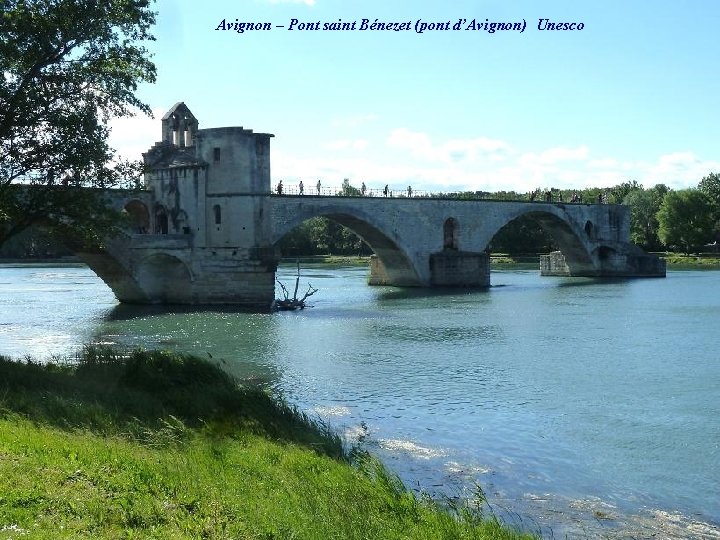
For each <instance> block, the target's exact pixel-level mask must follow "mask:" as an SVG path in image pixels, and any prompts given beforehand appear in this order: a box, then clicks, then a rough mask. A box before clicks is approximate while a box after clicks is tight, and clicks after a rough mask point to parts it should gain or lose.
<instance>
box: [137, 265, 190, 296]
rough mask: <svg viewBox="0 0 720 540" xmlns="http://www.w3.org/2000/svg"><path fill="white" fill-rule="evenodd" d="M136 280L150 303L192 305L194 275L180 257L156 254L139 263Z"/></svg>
mask: <svg viewBox="0 0 720 540" xmlns="http://www.w3.org/2000/svg"><path fill="white" fill-rule="evenodd" d="M134 275H135V279H136V281H137V282H138V283H141V284H142V289H143V292H144V294H145V297H146V298H147V301H148V302H149V303H153V304H173V303H183V304H185V303H191V300H192V293H191V291H192V282H193V275H192V272H191V270H190V268H189V267H188V266H187V265H186V264H185V263H184V262H183V261H182V260H180V259H179V258H178V257H175V256H174V255H170V254H168V253H154V254H152V255H148V256H147V257H145V258H143V259H141V260H140V261H138V263H137V265H136V267H135V272H134Z"/></svg>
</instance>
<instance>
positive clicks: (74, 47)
mask: <svg viewBox="0 0 720 540" xmlns="http://www.w3.org/2000/svg"><path fill="white" fill-rule="evenodd" d="M149 5H150V0H104V1H102V2H99V1H97V0H4V2H3V10H2V12H1V13H0V16H1V17H2V18H1V19H0V70H2V72H3V77H2V78H0V245H2V244H3V242H4V241H6V240H7V239H8V238H10V237H11V236H13V235H15V234H18V233H20V232H21V231H23V230H25V229H26V228H27V227H29V226H30V225H32V224H34V223H39V222H40V223H44V224H46V225H48V226H50V228H52V229H55V230H60V231H62V232H64V233H66V234H68V235H70V236H73V237H76V238H77V237H80V238H81V240H83V241H90V240H97V239H98V238H99V237H101V236H102V235H103V234H104V233H106V232H107V231H108V230H111V229H112V228H113V225H114V224H116V223H117V215H116V214H115V213H114V212H112V211H111V210H110V209H109V208H107V206H106V205H105V204H104V202H103V196H102V190H88V189H86V188H88V187H94V188H107V187H116V186H120V185H122V183H123V180H124V179H126V178H127V175H128V173H131V172H134V173H135V174H137V172H138V171H139V166H138V164H134V165H132V164H129V163H127V162H124V163H118V162H115V163H113V157H114V151H113V150H112V149H111V148H110V147H109V145H108V142H107V139H108V135H109V128H108V125H107V123H108V121H109V120H110V119H111V118H113V117H120V116H132V115H133V114H135V113H136V112H137V111H139V112H143V113H147V114H149V113H150V109H149V107H148V106H147V105H146V104H144V103H142V102H141V101H140V100H139V99H138V98H137V97H136V96H135V91H136V89H137V85H138V83H140V82H153V81H154V80H155V66H154V65H153V63H152V62H151V61H150V59H149V56H150V55H149V53H148V51H147V50H146V49H145V48H144V47H143V46H142V45H141V43H142V42H144V41H147V40H152V39H153V37H152V35H151V34H150V28H151V26H152V25H153V24H154V22H155V13H154V12H152V11H151V10H150V8H149Z"/></svg>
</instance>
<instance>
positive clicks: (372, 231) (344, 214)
mask: <svg viewBox="0 0 720 540" xmlns="http://www.w3.org/2000/svg"><path fill="white" fill-rule="evenodd" d="M333 202H334V204H332V206H331V207H330V208H323V207H321V206H319V205H318V206H315V205H312V206H311V205H308V207H305V208H300V209H296V211H295V212H293V214H292V219H289V220H287V221H285V222H284V223H282V225H280V224H276V226H275V227H274V229H273V236H272V244H273V245H274V246H277V244H278V242H279V241H280V240H281V239H282V238H283V237H284V236H285V235H286V234H288V233H289V232H290V231H292V230H293V229H294V228H295V227H298V226H299V225H300V224H302V223H303V222H304V221H307V220H308V219H312V218H315V217H326V218H328V219H330V220H332V221H334V222H336V223H339V224H340V225H342V226H344V227H347V228H348V229H350V230H351V231H352V232H354V233H355V234H357V235H358V236H359V237H360V238H361V239H362V240H363V241H364V242H365V243H366V244H367V245H368V246H370V248H371V249H372V250H373V252H374V253H375V255H376V256H377V258H378V259H379V261H380V263H381V266H382V271H383V272H385V273H386V274H387V278H388V279H389V281H390V282H392V283H393V284H394V285H400V286H421V285H422V284H423V281H422V278H421V276H420V273H419V272H418V270H417V269H416V268H415V265H414V264H413V260H412V258H411V257H410V256H409V255H408V253H407V252H406V251H405V249H404V248H403V246H402V242H400V241H399V239H397V238H395V235H393V233H392V232H389V231H386V230H384V228H383V226H382V225H381V224H378V223H376V220H375V219H373V217H372V216H371V215H369V214H367V213H366V212H364V211H363V210H362V209H360V208H356V207H353V206H352V205H338V204H337V201H333ZM298 210H299V211H298Z"/></svg>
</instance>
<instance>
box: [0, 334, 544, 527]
mask: <svg viewBox="0 0 720 540" xmlns="http://www.w3.org/2000/svg"><path fill="white" fill-rule="evenodd" d="M476 502H477V504H468V505H457V506H452V507H443V508H441V507H440V506H439V505H438V504H437V503H435V502H433V501H430V500H429V499H427V498H425V497H423V496H418V495H415V494H413V493H412V492H410V491H408V490H407V489H405V487H403V486H402V484H401V483H400V482H399V481H398V480H397V479H396V478H395V477H394V476H392V475H391V474H390V473H388V472H387V471H386V470H385V469H384V468H383V467H382V466H381V465H379V464H378V463H377V461H375V460H373V459H372V458H369V457H367V456H366V455H363V454H360V453H358V452H348V451H346V450H345V449H344V448H343V446H342V443H341V441H340V439H339V438H338V437H337V436H336V435H335V434H333V432H331V431H330V429H328V427H327V426H325V425H323V424H322V423H319V422H317V421H312V420H310V419H308V418H307V417H306V416H304V415H303V414H301V413H299V412H298V411H297V410H295V409H293V408H292V407H290V406H288V405H287V404H285V403H283V402H282V401H281V400H278V399H277V398H274V397H271V396H270V395H269V394H268V393H267V392H265V391H263V390H262V389H258V388H254V387H249V386H242V385H239V384H238V382H237V381H235V380H234V379H233V378H232V377H230V376H229V375H227V374H226V373H225V372H224V371H222V370H221V369H220V368H219V367H218V366H216V365H214V364H211V363H209V362H207V361H204V360H200V359H198V358H194V357H191V356H184V355H177V354H172V353H167V352H141V351H136V352H133V353H130V354H120V353H118V352H116V351H112V350H109V349H95V348H88V349H86V350H85V351H84V352H83V353H82V354H81V355H80V357H79V358H78V359H77V362H76V363H73V364H68V363H66V362H56V363H49V364H42V365H41V364H39V363H36V362H33V361H30V360H26V361H23V362H15V361H11V360H10V359H7V358H2V357H0V538H3V539H4V538H20V537H22V538H81V537H82V538H119V537H124V538H146V537H153V538H264V539H269V538H318V539H320V538H322V539H326V538H338V539H339V538H343V539H346V538H348V539H352V538H423V539H424V538H474V539H475V538H477V539H483V538H488V539H489V538H508V539H514V538H530V536H528V535H521V534H519V533H516V532H514V531H512V530H510V529H508V528H506V527H504V526H503V525H502V524H500V523H499V521H498V520H497V519H496V518H494V517H493V516H492V514H490V513H488V511H487V506H486V505H484V504H483V501H482V500H478V501H476Z"/></svg>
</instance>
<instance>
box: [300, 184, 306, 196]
mask: <svg viewBox="0 0 720 540" xmlns="http://www.w3.org/2000/svg"><path fill="white" fill-rule="evenodd" d="M299 187H300V195H305V185H304V184H303V181H302V180H300V186H299Z"/></svg>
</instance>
